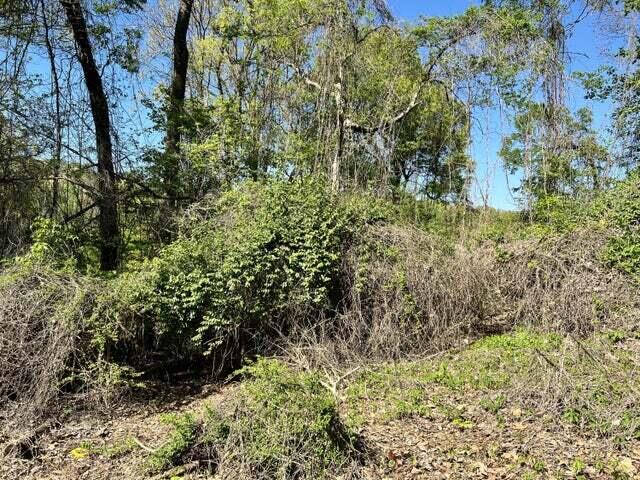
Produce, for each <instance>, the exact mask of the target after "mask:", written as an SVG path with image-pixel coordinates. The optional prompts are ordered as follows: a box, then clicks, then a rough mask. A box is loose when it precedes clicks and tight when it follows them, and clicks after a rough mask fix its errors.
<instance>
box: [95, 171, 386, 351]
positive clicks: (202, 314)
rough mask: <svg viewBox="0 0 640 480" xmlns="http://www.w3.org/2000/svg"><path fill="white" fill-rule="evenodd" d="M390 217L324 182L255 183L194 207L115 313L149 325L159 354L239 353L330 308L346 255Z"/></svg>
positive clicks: (133, 279)
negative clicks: (369, 225) (356, 238)
mask: <svg viewBox="0 0 640 480" xmlns="http://www.w3.org/2000/svg"><path fill="white" fill-rule="evenodd" d="M382 210H383V209H382V208H379V207H376V206H375V202H373V203H372V204H367V203H366V202H361V201H357V200H354V199H350V200H349V201H347V202H344V203H343V202H340V201H339V199H338V198H337V197H336V196H334V195H332V194H331V193H329V192H328V190H327V189H326V188H325V186H324V184H323V183H322V182H319V181H316V180H297V181H294V182H278V181H274V182H270V183H266V184H260V183H254V182H247V183H245V184H244V185H243V186H242V187H240V188H238V189H237V190H233V191H230V192H228V193H226V194H224V195H222V196H221V197H220V198H219V199H216V200H210V201H205V202H204V203H202V204H200V205H195V206H194V207H192V208H191V209H190V210H189V212H188V213H187V215H186V217H185V219H184V221H183V223H182V227H181V233H180V235H179V238H178V239H177V240H176V241H175V242H173V243H172V244H170V245H168V246H167V247H166V248H165V249H164V250H163V251H162V252H161V253H160V255H159V256H158V257H157V258H155V259H153V260H151V261H148V262H146V263H145V264H144V265H143V266H142V267H141V268H140V269H139V271H136V272H132V273H129V274H126V275H124V276H122V278H120V279H119V280H118V281H117V282H116V284H117V286H115V287H114V290H115V291H117V292H122V294H123V295H124V298H123V299H122V300H116V302H117V304H116V307H115V311H114V307H112V306H108V305H107V308H108V309H109V310H110V315H111V316H114V315H115V316H116V317H120V318H125V317H127V316H131V315H133V317H134V318H138V319H139V320H137V322H143V323H145V324H147V325H148V326H150V327H151V328H152V329H153V330H154V331H155V334H156V336H157V339H158V342H159V346H160V348H173V349H175V351H176V352H181V353H182V354H188V353H189V352H196V353H198V352H204V353H208V354H212V353H215V352H220V351H224V349H226V348H229V349H234V350H235V351H239V349H241V348H245V347H249V345H246V344H243V340H244V339H245V338H246V335H247V334H251V335H253V334H258V335H261V336H265V335H269V334H270V333H271V328H275V327H276V326H277V327H278V328H286V325H287V318H288V315H291V314H292V312H294V311H296V312H298V311H307V312H311V311H321V310H323V309H325V308H330V307H331V305H332V302H333V301H334V298H333V295H334V293H335V292H334V291H333V289H334V288H335V286H336V285H337V274H338V268H339V266H340V263H341V259H342V252H343V251H344V249H345V248H346V246H347V244H348V243H349V241H350V238H351V237H352V235H353V234H354V233H355V232H356V231H357V230H358V228H360V226H361V225H362V224H364V223H366V222H369V221H375V220H376V219H378V218H380V217H381V216H383V215H384V212H383V211H382ZM127 312H128V313H127Z"/></svg>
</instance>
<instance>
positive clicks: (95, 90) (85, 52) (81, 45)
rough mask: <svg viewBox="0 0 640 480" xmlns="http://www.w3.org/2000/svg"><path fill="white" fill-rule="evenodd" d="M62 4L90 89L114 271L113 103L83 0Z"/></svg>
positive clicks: (109, 266) (108, 257)
mask: <svg viewBox="0 0 640 480" xmlns="http://www.w3.org/2000/svg"><path fill="white" fill-rule="evenodd" d="M60 4H61V5H62V7H63V8H64V11H65V13H66V16H67V20H68V22H69V26H70V27H71V30H72V32H73V39H74V41H75V44H76V50H77V55H78V59H79V60H80V65H82V71H83V73H84V79H85V84H86V86H87V90H88V91H89V100H90V103H91V114H92V116H93V123H94V126H95V132H96V150H97V152H98V198H97V202H96V203H97V205H98V209H99V218H98V221H99V225H100V268H101V269H102V270H113V269H115V268H117V266H118V262H119V248H120V232H119V229H118V204H117V193H116V182H115V170H114V168H113V152H112V145H111V131H110V130H111V126H110V119H109V104H108V103H107V97H106V95H105V93H104V88H103V85H102V79H101V78H100V74H99V73H98V68H97V66H96V62H95V59H94V57H93V50H92V48H91V42H90V41H89V34H88V32H87V24H86V21H85V19H84V12H83V11H82V6H81V5H80V0H60Z"/></svg>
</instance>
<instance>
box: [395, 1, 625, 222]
mask: <svg viewBox="0 0 640 480" xmlns="http://www.w3.org/2000/svg"><path fill="white" fill-rule="evenodd" d="M479 3H480V1H479V0H446V1H442V0H422V1H420V0H388V4H389V6H390V7H391V10H392V11H393V13H394V14H395V15H396V17H397V19H398V20H401V21H402V20H405V21H410V22H415V21H417V20H418V19H419V17H420V16H422V15H424V16H440V15H443V16H444V15H446V16H449V15H456V14H459V13H462V12H463V11H464V10H465V9H466V8H468V7H470V6H472V5H478V4H479ZM579 3H581V2H576V5H575V7H574V11H572V12H570V14H569V15H568V16H567V18H566V20H568V21H573V20H575V19H576V18H577V17H578V16H579V15H580V12H581V9H582V6H581V5H578V4H579ZM601 25H602V22H600V21H599V17H598V16H597V14H592V15H590V16H588V17H587V18H586V19H585V20H583V21H581V22H580V23H578V24H577V25H576V26H575V27H574V28H573V30H572V35H571V37H570V38H569V40H568V42H567V50H568V51H569V52H570V53H571V55H570V59H571V61H570V64H569V66H568V70H569V72H568V73H569V74H571V73H573V72H576V71H590V70H595V69H597V68H598V67H599V66H600V65H601V64H602V63H603V62H606V61H608V60H610V58H608V56H607V53H606V52H607V50H609V49H610V48H611V47H613V46H615V45H616V42H617V40H616V39H615V38H611V37H610V36H605V35H603V34H602V33H603V32H602V26H601ZM567 101H568V103H569V106H570V107H571V109H572V110H577V109H578V108H580V107H582V106H588V107H590V108H592V110H593V111H594V126H595V127H596V129H597V130H598V131H599V132H601V133H602V136H603V139H604V140H606V131H607V125H608V124H609V111H610V108H611V106H610V105H608V104H602V103H593V102H589V101H586V100H585V99H584V95H583V92H582V90H581V89H580V87H579V85H577V84H576V83H575V82H573V81H569V83H568V95H567ZM476 119H477V120H478V122H477V123H479V125H477V126H476V128H475V130H474V132H473V139H472V141H473V143H472V146H471V155H472V156H473V159H474V161H475V162H476V176H477V182H476V184H475V185H474V187H473V199H474V202H475V203H477V204H479V203H481V198H482V197H481V195H480V190H479V188H482V189H483V190H485V191H487V192H488V198H489V204H490V205H491V206H493V207H496V208H501V209H508V210H514V209H516V208H517V207H518V205H517V203H516V199H514V197H513V195H512V193H511V190H510V187H514V186H517V185H518V182H519V178H518V176H517V175H515V176H507V174H506V173H505V171H504V168H503V165H502V161H501V159H500V158H499V155H498V153H497V152H498V150H499V148H500V144H501V141H502V137H503V136H504V135H508V134H509V125H510V119H509V117H508V116H506V115H505V114H504V113H503V114H500V112H498V111H495V110H494V111H490V112H480V115H478V116H477V117H476Z"/></svg>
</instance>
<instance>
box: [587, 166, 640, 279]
mask: <svg viewBox="0 0 640 480" xmlns="http://www.w3.org/2000/svg"><path fill="white" fill-rule="evenodd" d="M594 210H595V211H596V212H597V213H598V214H599V215H600V216H601V218H603V219H605V221H606V222H607V224H608V226H609V227H610V228H612V230H613V235H612V238H611V239H610V241H609V244H608V245H607V247H606V249H605V252H604V258H605V260H606V261H607V262H608V263H609V264H611V265H612V266H615V267H617V268H619V269H620V270H622V271H624V272H626V273H629V274H631V275H634V276H636V277H637V276H639V275H640V172H636V173H634V174H632V175H631V176H630V177H629V178H628V179H626V180H625V181H623V182H620V183H619V184H618V185H617V186H616V188H615V189H614V190H613V191H611V192H608V193H607V194H605V195H603V196H602V198H600V199H599V200H598V201H597V202H596V203H595V205H594Z"/></svg>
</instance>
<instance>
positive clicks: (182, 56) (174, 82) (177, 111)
mask: <svg viewBox="0 0 640 480" xmlns="http://www.w3.org/2000/svg"><path fill="white" fill-rule="evenodd" d="M192 10H193V0H180V7H179V8H178V17H177V18H176V26H175V30H174V34H173V71H172V74H171V87H170V90H169V105H168V109H167V137H166V140H165V149H166V152H165V153H166V157H167V158H166V160H165V161H166V168H165V173H164V182H165V185H166V188H167V194H168V195H169V196H175V194H176V192H175V182H176V177H177V175H178V173H179V172H178V153H179V143H180V130H179V127H180V118H181V117H182V112H183V106H184V99H185V93H186V88H187V70H188V67H189V48H188V45H187V32H188V31H189V22H190V20H191V12H192Z"/></svg>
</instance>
